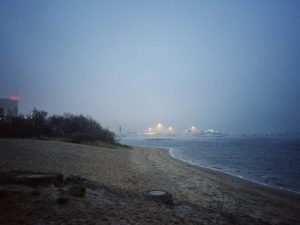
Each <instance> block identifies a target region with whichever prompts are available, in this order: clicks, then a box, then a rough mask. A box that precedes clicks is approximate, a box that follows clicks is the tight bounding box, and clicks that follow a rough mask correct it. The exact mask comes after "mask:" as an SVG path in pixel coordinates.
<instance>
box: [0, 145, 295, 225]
mask: <svg viewBox="0 0 300 225" xmlns="http://www.w3.org/2000/svg"><path fill="white" fill-rule="evenodd" d="M11 170H27V171H28V170H29V171H44V172H58V173H62V174H63V175H64V176H65V177H68V176H80V177H82V178H84V179H86V180H87V181H86V182H87V184H89V185H88V191H87V195H86V198H84V199H81V200H78V199H76V198H75V199H74V200H72V203H70V204H69V205H67V206H64V207H62V206H57V205H55V204H52V203H51V204H50V203H49V205H47V204H48V203H47V201H46V198H42V197H43V195H41V196H40V197H39V198H40V199H39V200H33V201H27V200H28V199H27V198H25V199H27V200H26V201H27V203H26V204H25V203H24V202H23V204H21V203H20V204H17V205H16V206H15V208H17V209H15V210H14V211H9V209H8V208H9V207H8V206H9V204H14V202H13V201H10V200H7V199H5V198H2V199H1V198H0V201H1V206H0V213H1V216H0V218H2V221H1V219H0V222H2V224H20V223H21V224H22V223H23V224H281V225H283V224H291V225H293V224H300V195H296V194H293V193H289V192H285V191H280V190H274V189H271V188H268V187H265V186H262V185H258V184H255V183H252V182H248V181H245V180H241V179H239V178H236V177H233V176H230V175H226V174H223V173H220V172H216V171H212V170H209V169H204V168H199V167H196V166H192V165H190V164H187V163H184V162H182V161H179V160H177V159H174V158H172V157H171V156H170V154H169V152H168V151H167V150H163V149H150V148H124V147H117V146H107V147H97V146H88V145H80V144H72V143H64V142H58V141H50V140H48V141H42V140H25V139H24V140H23V139H0V171H2V172H3V171H11ZM92 184H93V185H92ZM0 188H1V186H0ZM2 188H3V187H2ZM6 188H7V187H6ZM12 188H15V187H12ZM49 188H50V187H49ZM51 188H53V187H51ZM151 189H162V190H167V191H169V192H170V193H172V195H173V200H174V206H167V205H164V204H162V203H157V202H152V201H149V200H145V198H144V197H143V192H144V191H146V190H151ZM47 193H50V190H48V192H47ZM45 196H46V194H45ZM47 196H48V197H47ZM47 196H46V197H47V198H51V194H49V195H47ZM23 197H24V196H23ZM20 199H21V200H22V198H18V199H17V200H18V201H21V200H20ZM3 202H4V203H6V204H4V203H3ZM39 204H40V205H39ZM18 206H19V207H20V208H19V209H18ZM38 207H39V208H38ZM57 207H59V210H58V209H57ZM33 209H34V210H33ZM39 209H47V210H39ZM22 210H23V211H24V212H25V213H24V212H23V214H22V219H20V220H18V218H17V215H18V214H15V213H17V212H18V213H20V212H22ZM29 212H31V214H30V213H29ZM32 212H34V213H33V214H34V215H35V216H32ZM30 215H31V216H30ZM73 215H77V217H78V218H77V217H76V216H73ZM80 215H81V216H80ZM76 218H77V219H76ZM27 220H30V221H31V222H30V221H29V222H28V221H27Z"/></svg>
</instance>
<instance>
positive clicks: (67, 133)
mask: <svg viewBox="0 0 300 225" xmlns="http://www.w3.org/2000/svg"><path fill="white" fill-rule="evenodd" d="M47 115H48V113H47V112H45V111H38V110H36V109H34V110H33V111H32V112H31V113H30V114H29V115H28V116H26V117H25V116H18V117H1V118H0V136H1V137H17V138H33V137H34V138H45V137H46V138H48V137H50V138H52V137H53V138H63V139H65V140H68V141H72V142H76V143H82V142H95V141H102V142H105V143H115V134H114V133H113V132H111V131H109V130H108V129H104V128H102V126H101V125H100V124H99V123H98V122H97V121H95V120H94V119H92V118H90V117H85V116H83V115H79V116H76V115H72V114H64V115H63V116H59V115H54V116H50V117H47Z"/></svg>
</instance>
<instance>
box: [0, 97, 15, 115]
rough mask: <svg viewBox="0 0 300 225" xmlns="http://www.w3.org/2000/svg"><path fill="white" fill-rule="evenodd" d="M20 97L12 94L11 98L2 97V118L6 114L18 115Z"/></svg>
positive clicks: (0, 112) (0, 108)
mask: <svg viewBox="0 0 300 225" xmlns="http://www.w3.org/2000/svg"><path fill="white" fill-rule="evenodd" d="M18 101H19V98H18V97H16V96H12V97H10V98H0V119H1V118H3V117H6V116H18Z"/></svg>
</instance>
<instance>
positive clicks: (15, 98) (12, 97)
mask: <svg viewBox="0 0 300 225" xmlns="http://www.w3.org/2000/svg"><path fill="white" fill-rule="evenodd" d="M9 99H10V100H12V101H19V100H20V97H19V96H15V95H13V96H10V98H9Z"/></svg>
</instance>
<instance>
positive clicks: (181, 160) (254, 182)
mask: <svg viewBox="0 0 300 225" xmlns="http://www.w3.org/2000/svg"><path fill="white" fill-rule="evenodd" d="M136 147H138V146H136ZM159 149H163V150H166V151H168V152H169V155H170V157H172V158H173V159H175V160H179V161H180V162H183V163H187V164H189V165H192V166H195V167H197V168H199V169H205V170H211V171H215V172H219V173H222V174H224V175H228V176H232V177H234V178H238V179H241V180H243V181H247V182H251V183H253V184H255V185H258V186H262V187H266V188H270V189H271V190H274V191H280V192H287V193H292V194H296V195H299V196H300V191H294V190H290V189H285V188H278V187H276V186H272V185H268V184H265V183H261V182H259V181H255V180H252V179H248V178H246V177H243V176H238V175H235V174H233V173H229V172H225V171H222V170H218V169H215V168H212V167H207V166H203V165H198V164H196V163H192V162H189V161H187V160H184V159H180V158H178V157H176V156H175V155H174V154H173V153H172V151H173V150H174V149H173V148H159Z"/></svg>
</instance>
